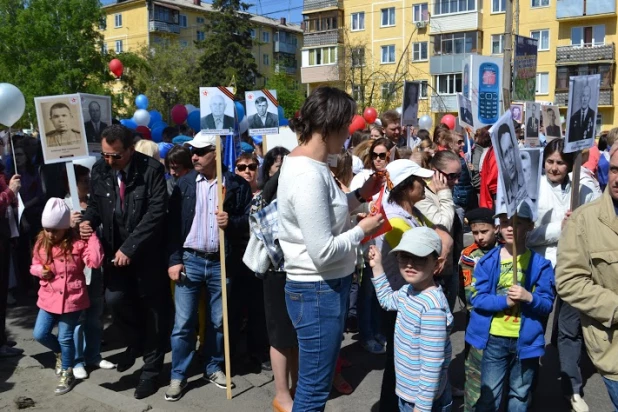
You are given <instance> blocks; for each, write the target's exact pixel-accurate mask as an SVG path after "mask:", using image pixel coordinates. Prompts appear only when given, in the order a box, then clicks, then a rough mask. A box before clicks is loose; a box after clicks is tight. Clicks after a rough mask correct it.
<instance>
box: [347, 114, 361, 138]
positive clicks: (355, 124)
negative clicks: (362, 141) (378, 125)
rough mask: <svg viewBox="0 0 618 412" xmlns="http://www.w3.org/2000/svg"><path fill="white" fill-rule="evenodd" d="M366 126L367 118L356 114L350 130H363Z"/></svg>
mask: <svg viewBox="0 0 618 412" xmlns="http://www.w3.org/2000/svg"><path fill="white" fill-rule="evenodd" d="M364 128H365V119H363V116H360V115H358V114H355V115H354V119H352V124H350V127H349V128H348V131H349V132H350V134H352V133H354V132H356V131H358V130H363V129H364Z"/></svg>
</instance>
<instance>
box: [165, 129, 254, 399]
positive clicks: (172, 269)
mask: <svg viewBox="0 0 618 412" xmlns="http://www.w3.org/2000/svg"><path fill="white" fill-rule="evenodd" d="M217 138H218V136H215V135H209V134H205V133H204V132H200V133H198V134H197V135H195V137H194V138H193V140H191V141H189V142H187V144H188V145H189V146H190V147H191V151H192V156H191V160H192V161H193V166H194V170H191V171H190V172H189V173H187V174H186V175H184V176H183V177H181V178H180V179H178V183H177V184H176V187H175V188H174V191H173V192H172V197H171V199H170V206H169V232H168V233H169V239H168V247H169V262H168V275H169V278H170V279H171V280H173V281H174V282H176V286H175V290H174V302H175V305H176V319H175V322H174V330H173V332H172V337H171V343H172V376H171V382H170V386H169V388H168V390H167V392H166V393H165V399H166V400H168V401H177V400H178V399H180V398H181V397H182V395H183V392H184V389H185V388H186V385H187V377H188V375H187V370H188V368H189V366H190V365H191V360H192V358H193V354H194V349H195V325H196V323H197V304H198V301H199V297H200V294H201V291H202V286H205V287H206V290H207V296H208V297H207V299H206V300H207V309H206V317H207V319H208V320H207V322H206V336H207V337H209V338H208V339H207V342H206V348H205V352H204V354H203V355H204V359H205V363H206V364H205V365H204V379H205V380H208V381H209V382H211V383H213V384H214V385H216V386H217V387H219V388H222V389H225V385H226V376H225V373H224V372H223V369H222V367H223V361H224V357H223V306H222V301H221V262H220V260H219V257H220V254H219V248H220V245H219V229H223V230H224V231H225V252H226V256H227V259H226V261H227V262H228V265H227V268H228V271H227V273H228V274H232V273H236V271H237V270H236V268H237V266H234V265H236V264H238V262H242V253H243V252H244V250H245V248H246V245H247V242H248V240H249V207H250V205H251V198H252V195H251V188H250V186H249V184H248V183H247V182H246V181H245V179H243V178H242V177H240V176H237V175H235V174H232V173H229V172H228V171H227V170H226V171H224V172H223V176H221V179H222V181H223V186H224V199H223V210H219V208H218V205H219V201H218V194H217V166H216V154H215V144H216V139H217Z"/></svg>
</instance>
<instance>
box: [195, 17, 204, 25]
mask: <svg viewBox="0 0 618 412" xmlns="http://www.w3.org/2000/svg"><path fill="white" fill-rule="evenodd" d="M195 22H196V23H197V24H204V22H205V20H204V18H203V17H196V18H195Z"/></svg>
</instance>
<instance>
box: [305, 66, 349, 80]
mask: <svg viewBox="0 0 618 412" xmlns="http://www.w3.org/2000/svg"><path fill="white" fill-rule="evenodd" d="M340 80H343V75H342V73H341V68H340V67H339V66H338V65H337V64H329V65H325V66H309V67H302V68H301V69H300V81H301V83H326V82H338V81H340Z"/></svg>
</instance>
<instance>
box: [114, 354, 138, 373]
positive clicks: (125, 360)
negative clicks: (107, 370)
mask: <svg viewBox="0 0 618 412" xmlns="http://www.w3.org/2000/svg"><path fill="white" fill-rule="evenodd" d="M133 365H135V356H133V354H132V353H131V352H129V351H128V350H127V351H126V352H125V353H124V354H123V356H122V359H120V361H119V362H118V366H116V370H118V372H124V371H128V370H129V369H131V368H132V367H133Z"/></svg>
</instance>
